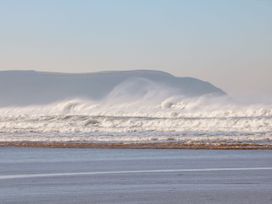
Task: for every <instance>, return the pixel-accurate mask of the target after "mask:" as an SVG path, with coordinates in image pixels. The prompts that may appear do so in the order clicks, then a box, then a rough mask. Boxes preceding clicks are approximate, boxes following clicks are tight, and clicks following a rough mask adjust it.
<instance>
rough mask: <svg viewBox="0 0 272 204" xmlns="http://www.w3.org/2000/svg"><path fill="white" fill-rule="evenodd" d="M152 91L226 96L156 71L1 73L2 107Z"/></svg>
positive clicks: (195, 81)
mask: <svg viewBox="0 0 272 204" xmlns="http://www.w3.org/2000/svg"><path fill="white" fill-rule="evenodd" d="M151 92H154V93H153V94H154V96H153V97H159V96H160V95H161V97H170V96H172V95H181V96H184V97H193V96H195V97H196V96H202V95H207V94H213V95H224V94H225V93H224V92H223V91H222V90H221V89H219V88H217V87H215V86H213V85H212V84H210V83H209V82H204V81H201V80H199V79H195V78H190V77H176V76H173V75H171V74H169V73H166V72H161V71H155V70H134V71H108V72H97V73H81V74H79V73H78V74H66V73H50V72H37V71H0V99H1V100H0V105H2V106H14V105H19V106H20V105H37V104H47V103H52V102H56V101H62V100H71V99H76V98H81V99H87V100H88V99H89V100H101V99H105V98H106V97H113V95H115V97H116V98H117V97H119V98H120V97H121V98H122V97H123V99H124V100H126V99H128V97H132V98H135V97H138V98H141V97H144V96H145V95H148V94H150V93H151ZM163 95H164V96H163ZM138 98H137V99H138ZM135 99H136V98H135Z"/></svg>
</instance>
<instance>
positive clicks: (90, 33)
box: [0, 0, 272, 98]
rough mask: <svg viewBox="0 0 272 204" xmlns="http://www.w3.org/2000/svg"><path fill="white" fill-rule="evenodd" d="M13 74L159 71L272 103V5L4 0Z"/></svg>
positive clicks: (0, 54) (2, 25)
mask: <svg viewBox="0 0 272 204" xmlns="http://www.w3.org/2000/svg"><path fill="white" fill-rule="evenodd" d="M7 69H35V70H42V71H57V72H93V71H103V70H128V69H158V70H163V71H167V72H171V73H173V74H175V75H179V76H192V77H197V78H200V79H203V80H207V81H210V82H212V83H213V84H215V85H217V86H219V87H221V88H222V89H224V90H225V91H226V92H228V93H229V94H230V95H233V96H246V97H256V96H260V97H265V96H268V97H270V98H272V0H89V1H88V0H70V1H69V0H32V1H30V0H0V70H7Z"/></svg>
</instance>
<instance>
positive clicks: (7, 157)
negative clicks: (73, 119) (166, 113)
mask: <svg viewBox="0 0 272 204" xmlns="http://www.w3.org/2000/svg"><path fill="white" fill-rule="evenodd" d="M0 155H1V160H0V203H1V204H2V203H3V204H7V203H9V204H10V203H12V204H14V203H20V204H21V203H28V204H32V203H33V204H34V203H35V204H36V203H53V204H54V203H58V204H61V203H63V204H64V203H65V204H69V203H204V204H205V203H270V202H271V199H272V196H271V194H272V154H271V151H265V150H262V151H260V150H244V151H237V150H216V151H215V150H178V149H141V150H139V149H95V148H37V147H36V148H29V147H27V148H16V147H2V148H0Z"/></svg>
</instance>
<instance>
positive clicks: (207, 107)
mask: <svg viewBox="0 0 272 204" xmlns="http://www.w3.org/2000/svg"><path fill="white" fill-rule="evenodd" d="M144 87H145V88H140V89H137V91H135V89H134V88H135V86H134V85H133V86H131V84H126V85H125V86H124V84H123V85H121V86H119V87H116V88H114V89H113V91H111V93H110V94H109V95H108V96H107V97H106V98H104V99H101V100H90V99H86V98H85V99H84V98H77V99H67V100H64V101H57V102H55V103H50V104H43V105H30V106H13V107H1V108H0V142H24V141H28V142H29V141H30V142H80V143H161V142H163V143H165V142H169V143H171V142H180V143H183V144H195V143H201V144H269V145H270V144H272V105H271V104H261V103H259V104H256V103H255V104H250V103H239V102H236V101H235V100H233V99H231V98H229V97H227V96H213V95H204V96H199V97H187V96H186V97H185V96H183V95H181V94H176V93H175V90H170V89H167V88H166V87H162V86H158V85H157V84H156V85H154V84H153V83H150V84H148V86H146V85H145V86H144Z"/></svg>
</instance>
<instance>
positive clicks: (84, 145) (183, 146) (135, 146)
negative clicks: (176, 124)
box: [0, 141, 272, 150]
mask: <svg viewBox="0 0 272 204" xmlns="http://www.w3.org/2000/svg"><path fill="white" fill-rule="evenodd" d="M0 147H38V148H42V147H43V148H101V149H207V150H272V145H269V144H263V145H261V144H244V143H240V144H239V143H234V144H213V143H211V144H203V143H193V144H184V143H178V142H166V143H162V142H161V143H84V142H28V141H26V142H17V141H16V142H0Z"/></svg>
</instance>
